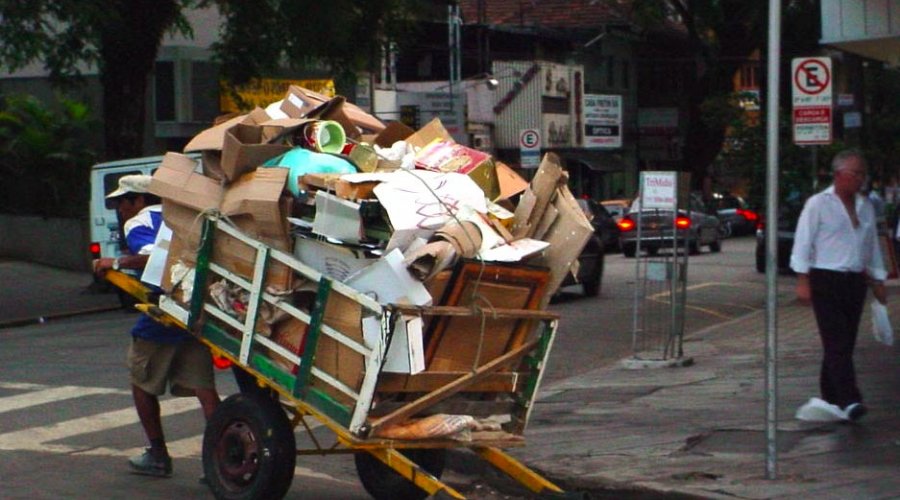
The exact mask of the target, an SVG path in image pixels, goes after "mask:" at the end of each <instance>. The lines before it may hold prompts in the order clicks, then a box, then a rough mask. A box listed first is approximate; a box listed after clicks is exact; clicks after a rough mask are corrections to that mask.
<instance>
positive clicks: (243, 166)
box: [221, 123, 291, 182]
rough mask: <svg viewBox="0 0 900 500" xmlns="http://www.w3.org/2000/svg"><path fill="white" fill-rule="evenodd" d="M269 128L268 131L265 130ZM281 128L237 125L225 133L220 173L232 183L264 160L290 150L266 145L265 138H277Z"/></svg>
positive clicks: (284, 146)
mask: <svg viewBox="0 0 900 500" xmlns="http://www.w3.org/2000/svg"><path fill="white" fill-rule="evenodd" d="M267 127H269V130H266V128H267ZM282 130H283V128H282V127H276V126H266V125H248V124H245V123H239V124H237V125H235V126H233V127H231V128H230V129H228V130H226V131H225V142H224V144H223V146H222V163H221V168H222V173H223V174H224V175H225V178H226V179H227V180H228V181H232V182H233V181H234V180H236V179H237V178H238V177H240V176H241V175H243V174H244V173H246V172H249V171H251V170H253V169H255V168H256V167H258V166H260V165H262V164H263V163H264V162H265V161H266V160H268V159H271V158H274V157H276V156H278V155H280V154H283V153H286V152H288V151H290V150H291V146H289V145H287V144H268V143H267V142H266V137H273V136H277V135H278V134H279V133H281V132H282Z"/></svg>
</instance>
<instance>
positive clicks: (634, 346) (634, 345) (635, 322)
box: [631, 173, 644, 357]
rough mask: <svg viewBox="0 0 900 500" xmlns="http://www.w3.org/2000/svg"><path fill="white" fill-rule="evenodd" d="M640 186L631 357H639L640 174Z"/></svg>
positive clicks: (641, 182) (642, 199) (641, 181)
mask: <svg viewBox="0 0 900 500" xmlns="http://www.w3.org/2000/svg"><path fill="white" fill-rule="evenodd" d="M640 176H641V177H640V181H639V182H640V186H641V189H639V190H638V212H637V240H636V241H635V243H634V297H633V303H632V306H633V307H632V309H631V314H632V316H631V355H632V356H633V357H637V348H638V317H639V316H640V312H641V311H640V297H641V290H640V288H639V287H640V286H641V285H642V283H641V219H643V218H644V217H643V216H644V189H643V187H644V174H643V173H641V174H640Z"/></svg>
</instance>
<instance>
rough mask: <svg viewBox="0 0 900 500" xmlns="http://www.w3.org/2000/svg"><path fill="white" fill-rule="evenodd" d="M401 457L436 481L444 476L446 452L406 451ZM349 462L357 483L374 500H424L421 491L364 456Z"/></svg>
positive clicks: (383, 465) (431, 450)
mask: <svg viewBox="0 0 900 500" xmlns="http://www.w3.org/2000/svg"><path fill="white" fill-rule="evenodd" d="M401 453H403V455H404V456H406V457H407V458H409V459H410V460H412V462H413V463H415V464H416V465H418V466H419V467H421V468H423V469H425V470H426V471H427V472H428V473H429V474H431V475H432V476H434V477H436V478H438V479H440V478H441V474H443V473H444V465H445V464H446V461H447V450H441V449H406V450H402V451H401ZM353 461H354V462H355V463H356V474H357V475H358V476H359V481H360V482H361V483H362V485H363V488H365V489H366V491H367V492H368V493H369V495H372V498H374V499H375V500H422V499H424V498H427V497H428V493H427V492H426V491H425V490H423V489H421V488H419V487H418V486H416V485H415V484H413V483H412V482H410V481H409V480H407V479H406V478H405V477H403V476H401V475H400V474H398V473H397V472H396V471H394V469H391V468H390V467H388V466H387V465H385V464H384V463H383V462H382V461H381V460H378V459H377V458H375V457H373V456H372V455H370V454H368V453H365V452H363V453H357V454H355V455H354V456H353Z"/></svg>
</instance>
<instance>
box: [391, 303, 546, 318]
mask: <svg viewBox="0 0 900 500" xmlns="http://www.w3.org/2000/svg"><path fill="white" fill-rule="evenodd" d="M388 308H389V309H391V310H392V311H396V312H400V313H403V314H411V315H421V316H475V315H480V314H481V312H480V311H477V310H475V309H473V308H471V307H463V306H413V305H406V304H391V305H390V306H388ZM490 316H491V317H492V318H497V319H559V314H557V313H554V312H550V311H540V310H533V311H532V310H527V309H505V308H496V309H491V310H490Z"/></svg>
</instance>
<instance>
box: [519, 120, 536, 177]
mask: <svg viewBox="0 0 900 500" xmlns="http://www.w3.org/2000/svg"><path fill="white" fill-rule="evenodd" d="M519 157H520V158H519V160H520V163H521V165H522V168H538V166H539V165H540V164H541V132H540V131H539V130H537V129H533V128H526V129H522V130H521V131H520V132H519Z"/></svg>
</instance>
